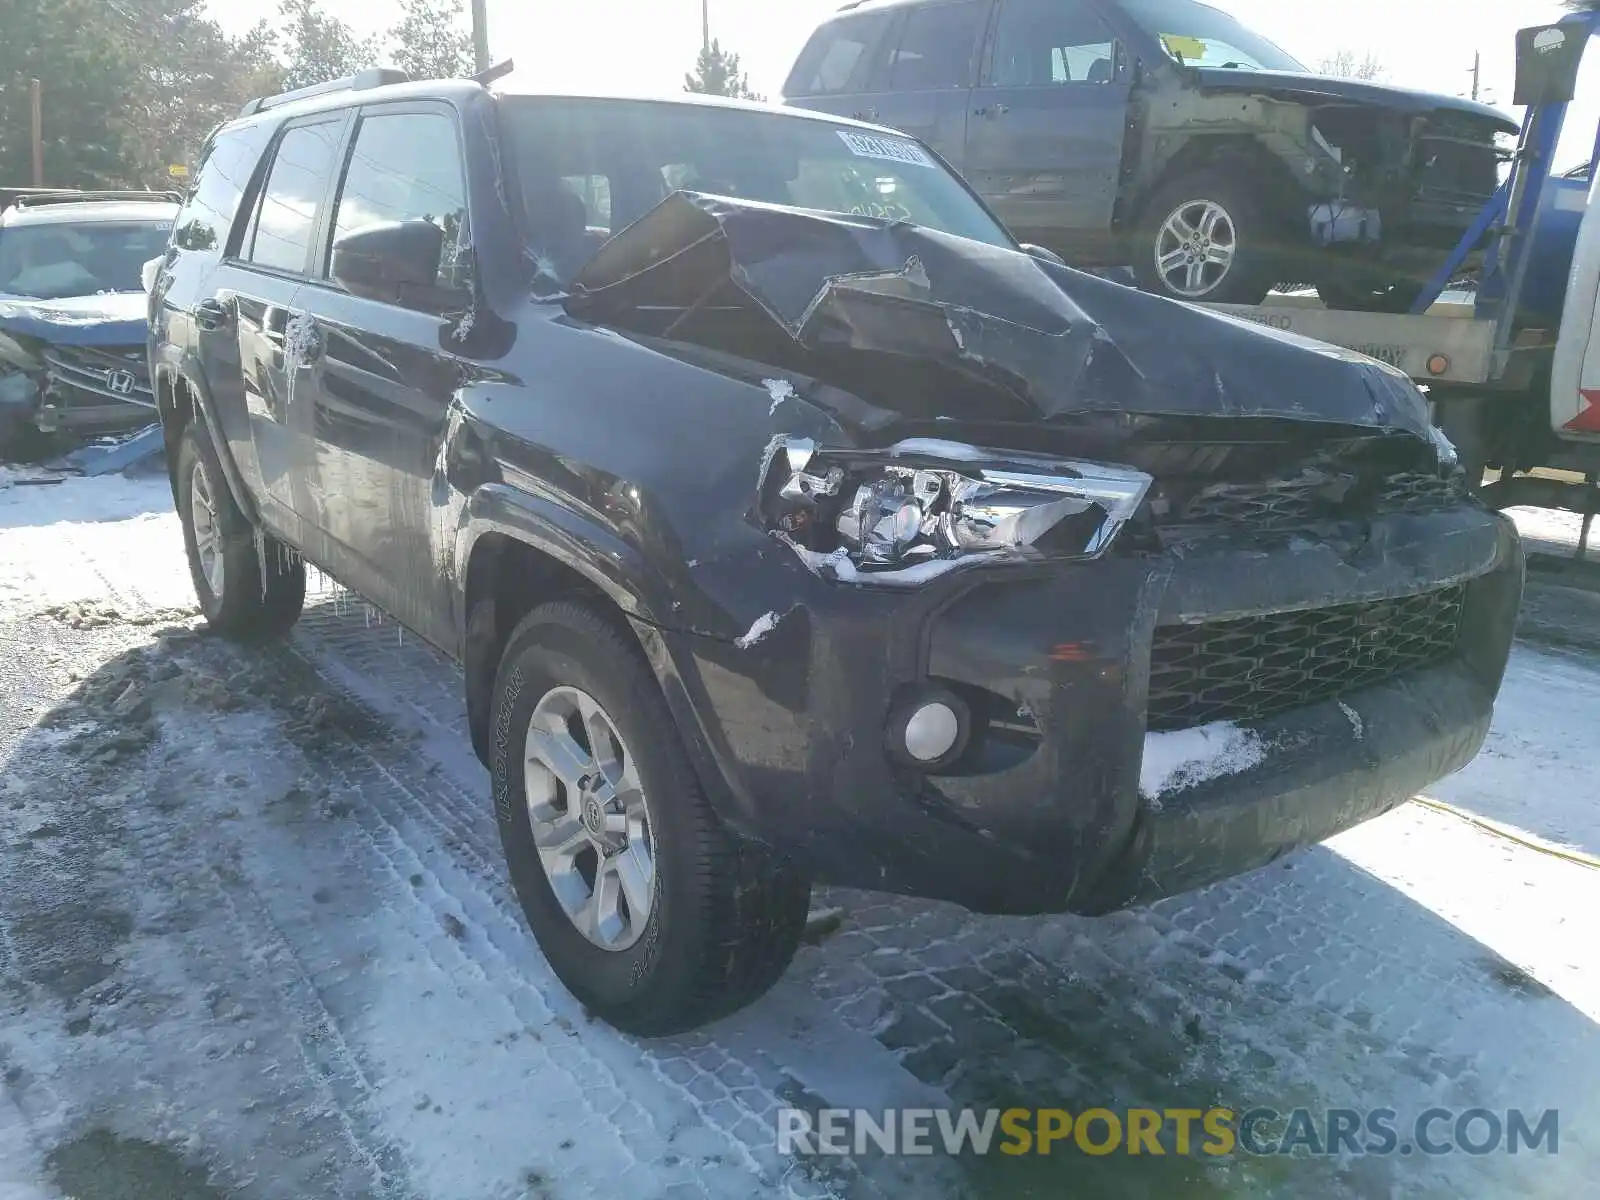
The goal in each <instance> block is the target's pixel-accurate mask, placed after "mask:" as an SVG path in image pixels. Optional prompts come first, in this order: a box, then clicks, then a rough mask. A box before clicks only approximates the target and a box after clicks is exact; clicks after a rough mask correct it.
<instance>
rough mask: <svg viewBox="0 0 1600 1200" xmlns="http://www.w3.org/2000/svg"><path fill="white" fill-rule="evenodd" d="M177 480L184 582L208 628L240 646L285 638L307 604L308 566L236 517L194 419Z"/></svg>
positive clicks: (181, 454)
mask: <svg viewBox="0 0 1600 1200" xmlns="http://www.w3.org/2000/svg"><path fill="white" fill-rule="evenodd" d="M174 478H175V481H176V488H175V498H176V500H177V505H178V516H179V519H180V520H181V521H182V522H183V545H184V549H185V550H187V551H188V554H189V577H190V579H191V580H193V582H194V594H195V598H196V599H197V600H199V602H200V612H201V614H202V615H203V616H204V617H205V619H206V624H208V625H209V626H211V628H212V629H215V630H216V631H217V632H218V633H221V634H223V635H224V636H226V637H232V638H236V639H239V640H241V641H261V640H267V639H271V638H276V637H281V636H282V635H284V634H285V633H287V632H288V631H289V630H290V629H291V628H292V627H293V626H294V623H295V622H296V621H298V620H299V619H300V610H301V608H302V607H303V605H304V604H305V596H306V567H305V563H304V562H303V561H302V560H301V558H300V557H299V555H296V554H293V553H291V552H290V551H289V549H288V547H286V546H284V545H283V543H282V542H280V541H278V539H277V538H274V537H272V536H271V535H270V534H268V533H265V532H261V533H259V534H258V533H257V530H256V529H255V527H254V526H253V525H251V524H250V522H249V521H248V520H247V519H246V518H245V515H244V513H242V512H240V511H239V506H238V504H236V503H235V502H234V499H233V493H232V492H231V491H229V490H228V482H227V477H226V476H224V475H223V473H222V463H221V462H220V461H219V460H218V458H217V452H216V450H215V448H214V447H213V446H212V445H211V438H210V437H209V436H208V435H207V434H206V431H205V427H204V426H203V425H201V424H200V422H199V421H191V422H190V423H189V425H188V427H187V428H185V429H184V431H183V437H182V439H181V440H180V441H179V443H178V454H177V461H176V464H175V472H174ZM197 484H198V485H199V486H198V488H197ZM197 502H198V503H197ZM197 526H198V527H199V528H197ZM210 548H214V552H215V556H214V557H212V556H211V555H210V554H208V552H207V551H208V549H210ZM219 564H220V570H213V569H212V568H214V567H216V566H218V565H219Z"/></svg>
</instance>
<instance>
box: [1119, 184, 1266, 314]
mask: <svg viewBox="0 0 1600 1200" xmlns="http://www.w3.org/2000/svg"><path fill="white" fill-rule="evenodd" d="M1271 233H1272V231H1271V229H1270V228H1269V225H1268V221H1267V219H1266V216H1265V210H1264V208H1263V206H1262V204H1261V202H1260V200H1259V198H1258V197H1256V196H1255V195H1253V194H1252V193H1251V192H1250V191H1249V189H1247V188H1245V187H1241V186H1240V185H1239V184H1237V183H1235V182H1234V181H1233V180H1232V179H1229V178H1227V177H1226V176H1224V175H1222V174H1221V173H1220V172H1214V171H1199V172H1195V173H1193V174H1189V175H1184V176H1181V177H1179V178H1177V179H1174V180H1172V181H1171V182H1170V183H1167V184H1165V185H1163V186H1162V187H1161V188H1160V189H1159V190H1158V191H1157V192H1156V193H1155V195H1154V196H1152V197H1151V198H1150V200H1149V202H1148V203H1147V204H1146V205H1145V208H1144V217H1143V219H1142V220H1141V221H1140V223H1139V230H1138V235H1137V239H1136V248H1137V254H1136V256H1135V261H1134V273H1135V274H1136V275H1137V276H1138V277H1139V285H1140V286H1141V287H1143V288H1144V289H1145V290H1146V291H1149V292H1156V293H1158V294H1160V295H1164V296H1170V297H1171V298H1172V299H1174V300H1188V301H1192V302H1197V303H1207V304H1259V303H1261V301H1262V300H1264V299H1265V298H1266V295H1267V293H1268V292H1270V291H1271V290H1272V284H1273V260H1272V243H1273V238H1272V236H1271Z"/></svg>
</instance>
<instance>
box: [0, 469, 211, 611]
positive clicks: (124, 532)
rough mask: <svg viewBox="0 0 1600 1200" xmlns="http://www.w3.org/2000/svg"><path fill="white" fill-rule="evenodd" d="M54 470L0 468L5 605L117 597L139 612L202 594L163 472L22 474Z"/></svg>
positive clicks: (33, 606)
mask: <svg viewBox="0 0 1600 1200" xmlns="http://www.w3.org/2000/svg"><path fill="white" fill-rule="evenodd" d="M49 477H50V476H48V475H47V474H45V473H42V472H28V471H20V470H16V469H0V611H5V610H11V611H17V610H22V611H28V612H36V611H38V610H39V609H41V608H44V607H47V606H49V605H54V604H69V603H74V602H78V601H85V600H105V599H108V598H109V599H110V600H112V601H113V602H114V603H115V604H116V606H118V607H122V608H125V609H127V610H128V611H130V612H131V611H135V610H138V609H161V608H183V607H186V606H188V605H192V604H193V603H194V585H193V584H192V583H191V582H190V580H189V566H188V562H187V560H186V558H185V556H184V551H183V530H182V526H181V525H180V524H179V522H178V515H177V514H176V513H175V512H173V511H172V491H171V487H170V485H169V484H168V483H167V480H166V478H165V477H164V476H150V477H140V478H127V477H124V476H120V475H111V476H103V477H101V478H98V479H86V478H81V477H77V476H69V477H67V478H65V479H62V480H61V482H59V483H51V484H39V483H27V482H23V481H24V480H28V479H42V478H49Z"/></svg>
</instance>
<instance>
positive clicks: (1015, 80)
mask: <svg viewBox="0 0 1600 1200" xmlns="http://www.w3.org/2000/svg"><path fill="white" fill-rule="evenodd" d="M1116 63H1117V46H1116V36H1115V34H1113V33H1112V31H1111V28H1110V26H1108V25H1107V24H1106V23H1105V22H1104V21H1103V20H1102V19H1101V18H1100V15H1099V14H1098V13H1096V12H1094V11H1093V10H1092V9H1090V8H1089V7H1088V6H1087V5H1085V4H1083V3H1082V2H1081V0H1001V3H1000V21H999V24H998V25H997V26H996V28H995V37H994V59H993V66H992V67H991V70H990V77H991V79H992V80H993V83H994V86H996V87H1050V86H1052V85H1055V84H1062V83H1100V84H1104V83H1111V82H1113V80H1115V78H1116Z"/></svg>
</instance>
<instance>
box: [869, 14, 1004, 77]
mask: <svg viewBox="0 0 1600 1200" xmlns="http://www.w3.org/2000/svg"><path fill="white" fill-rule="evenodd" d="M988 15H989V10H988V5H986V4H981V3H973V2H971V0H967V2H965V3H960V4H929V5H923V6H919V7H917V8H913V9H911V10H910V11H909V12H907V13H906V25H905V32H904V33H902V34H901V35H900V45H899V46H898V47H896V48H895V52H894V54H893V55H891V56H890V59H889V77H888V78H889V90H890V91H892V92H931V91H937V90H940V89H944V88H965V87H970V86H971V85H972V59H973V56H974V54H975V52H976V50H977V47H978V43H979V41H980V39H981V38H982V37H983V26H984V22H985V20H986V19H987V18H988Z"/></svg>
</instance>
